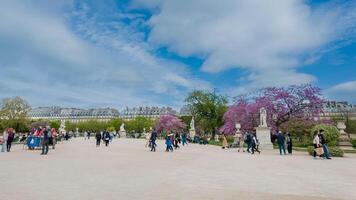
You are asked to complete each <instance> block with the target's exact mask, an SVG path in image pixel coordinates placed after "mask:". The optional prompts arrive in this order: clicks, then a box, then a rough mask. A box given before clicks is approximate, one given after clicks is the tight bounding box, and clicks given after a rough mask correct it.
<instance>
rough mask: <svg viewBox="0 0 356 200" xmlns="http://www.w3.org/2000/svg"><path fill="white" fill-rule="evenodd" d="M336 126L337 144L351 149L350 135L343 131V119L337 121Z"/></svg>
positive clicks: (344, 125)
mask: <svg viewBox="0 0 356 200" xmlns="http://www.w3.org/2000/svg"><path fill="white" fill-rule="evenodd" d="M336 127H337V128H338V129H339V131H340V137H339V146H340V147H341V148H343V149H352V144H351V142H350V141H351V139H350V136H349V134H347V133H346V132H345V129H346V124H345V121H338V122H337V125H336Z"/></svg>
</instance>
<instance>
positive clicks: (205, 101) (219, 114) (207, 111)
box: [185, 90, 228, 137]
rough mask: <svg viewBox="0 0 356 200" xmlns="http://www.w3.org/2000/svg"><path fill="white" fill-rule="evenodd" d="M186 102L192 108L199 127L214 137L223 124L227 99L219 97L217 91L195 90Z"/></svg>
mask: <svg viewBox="0 0 356 200" xmlns="http://www.w3.org/2000/svg"><path fill="white" fill-rule="evenodd" d="M185 102H186V103H187V104H188V106H189V107H190V108H191V112H192V115H193V116H194V119H195V122H196V123H197V126H199V127H201V128H202V129H203V131H204V132H205V133H210V134H212V136H213V137H214V136H215V134H216V132H217V128H218V127H220V126H221V125H222V124H223V116H224V113H225V112H226V110H227V103H228V100H227V97H226V96H222V95H218V94H217V93H216V92H215V91H213V92H211V91H202V90H195V91H193V92H191V93H190V94H189V95H188V97H187V98H186V99H185Z"/></svg>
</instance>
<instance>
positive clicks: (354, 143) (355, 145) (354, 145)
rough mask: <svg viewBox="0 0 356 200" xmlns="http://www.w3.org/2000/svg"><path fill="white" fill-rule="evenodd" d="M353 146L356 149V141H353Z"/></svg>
mask: <svg viewBox="0 0 356 200" xmlns="http://www.w3.org/2000/svg"><path fill="white" fill-rule="evenodd" d="M351 144H352V146H353V147H354V148H355V149H356V139H353V140H351Z"/></svg>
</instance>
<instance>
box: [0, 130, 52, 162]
mask: <svg viewBox="0 0 356 200" xmlns="http://www.w3.org/2000/svg"><path fill="white" fill-rule="evenodd" d="M15 134H16V133H15V130H14V129H13V128H7V129H6V130H5V131H4V133H3V136H2V138H1V139H0V144H2V148H1V151H2V152H5V151H6V152H10V151H11V146H12V143H13V141H14V140H15V138H16V135H15ZM57 137H58V134H57V130H56V129H55V128H52V129H51V128H50V127H49V126H47V127H38V128H32V129H31V130H30V131H29V132H28V133H27V135H25V134H23V135H22V136H19V138H20V139H19V141H20V142H24V143H25V144H27V145H28V142H32V141H31V140H34V138H36V139H39V147H41V148H42V152H41V155H47V154H48V149H49V145H52V148H53V149H55V145H56V143H57ZM28 146H29V149H31V150H32V149H34V147H33V146H30V145H28Z"/></svg>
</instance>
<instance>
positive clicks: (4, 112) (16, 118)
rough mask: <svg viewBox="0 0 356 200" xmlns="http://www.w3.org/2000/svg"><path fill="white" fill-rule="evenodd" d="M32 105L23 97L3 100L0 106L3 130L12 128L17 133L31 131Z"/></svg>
mask: <svg viewBox="0 0 356 200" xmlns="http://www.w3.org/2000/svg"><path fill="white" fill-rule="evenodd" d="M30 110H31V106H30V104H29V103H28V102H27V101H26V100H25V99H23V98H21V97H13V98H6V99H3V100H2V102H1V104H0V119H1V124H2V125H1V126H2V127H3V128H6V127H12V128H14V129H15V130H16V131H17V132H26V131H28V129H29V123H30V121H29V119H28V117H27V114H28V112H29V111H30Z"/></svg>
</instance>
